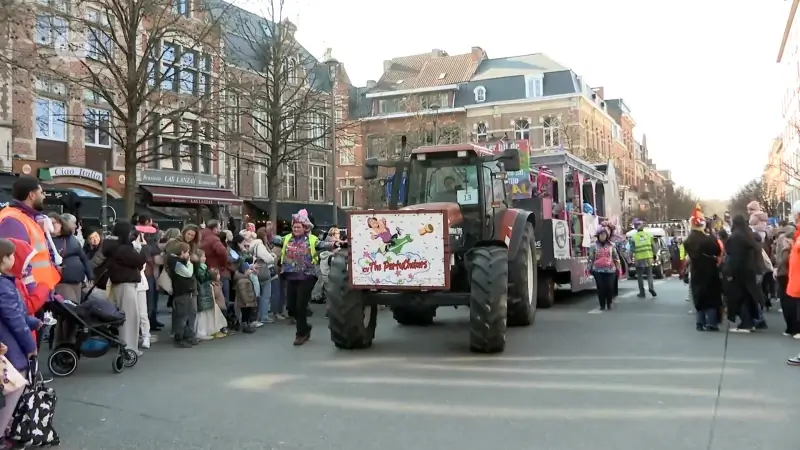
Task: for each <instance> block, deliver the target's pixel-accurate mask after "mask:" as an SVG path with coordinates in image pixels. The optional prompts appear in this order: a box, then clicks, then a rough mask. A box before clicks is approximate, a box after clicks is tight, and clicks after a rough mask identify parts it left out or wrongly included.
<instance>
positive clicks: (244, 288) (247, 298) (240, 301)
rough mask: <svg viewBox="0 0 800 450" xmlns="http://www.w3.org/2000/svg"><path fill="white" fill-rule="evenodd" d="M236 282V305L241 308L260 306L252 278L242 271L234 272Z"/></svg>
mask: <svg viewBox="0 0 800 450" xmlns="http://www.w3.org/2000/svg"><path fill="white" fill-rule="evenodd" d="M233 281H234V283H236V306H238V307H239V308H255V307H257V306H258V299H257V298H256V291H255V288H254V287H253V282H252V281H250V278H249V277H248V276H247V275H245V274H243V273H242V272H240V271H238V270H237V271H236V272H235V273H234V274H233Z"/></svg>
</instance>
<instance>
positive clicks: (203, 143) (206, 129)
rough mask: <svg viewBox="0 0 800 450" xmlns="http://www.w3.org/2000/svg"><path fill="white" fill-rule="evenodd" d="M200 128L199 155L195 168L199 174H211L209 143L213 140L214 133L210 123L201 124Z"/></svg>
mask: <svg viewBox="0 0 800 450" xmlns="http://www.w3.org/2000/svg"><path fill="white" fill-rule="evenodd" d="M200 126H201V132H200V136H199V139H200V154H199V155H198V161H197V168H198V170H199V171H200V173H211V160H212V155H211V142H212V141H213V138H214V137H213V132H214V131H213V129H212V125H211V123H210V122H203V123H202V124H201V125H200Z"/></svg>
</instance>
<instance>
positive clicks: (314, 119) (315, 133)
mask: <svg viewBox="0 0 800 450" xmlns="http://www.w3.org/2000/svg"><path fill="white" fill-rule="evenodd" d="M308 122H309V124H308V125H309V133H308V134H309V136H308V137H309V140H310V141H311V145H314V146H317V147H320V148H325V147H326V144H327V139H326V135H327V133H325V118H324V117H323V116H322V114H319V113H310V114H309V116H308Z"/></svg>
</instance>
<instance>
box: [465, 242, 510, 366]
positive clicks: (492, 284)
mask: <svg viewBox="0 0 800 450" xmlns="http://www.w3.org/2000/svg"><path fill="white" fill-rule="evenodd" d="M469 257H470V259H471V264H470V274H469V277H470V295H469V347H470V350H472V351H473V352H478V353H499V352H502V351H503V350H505V347H506V319H507V316H506V314H507V306H508V305H507V301H508V250H507V249H506V248H505V247H500V246H491V247H476V248H473V249H472V250H470V256H469Z"/></svg>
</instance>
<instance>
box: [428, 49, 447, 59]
mask: <svg viewBox="0 0 800 450" xmlns="http://www.w3.org/2000/svg"><path fill="white" fill-rule="evenodd" d="M443 56H447V52H446V51H444V50H439V49H438V48H435V49H433V50H431V57H433V58H441V57H443Z"/></svg>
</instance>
